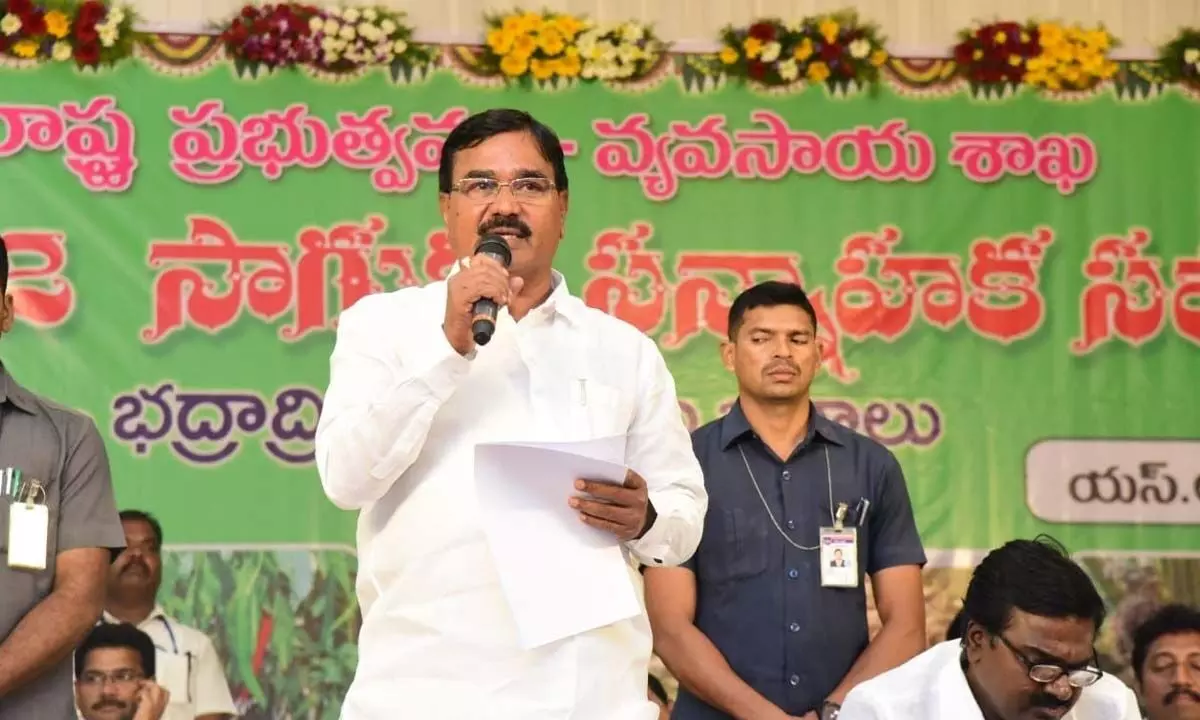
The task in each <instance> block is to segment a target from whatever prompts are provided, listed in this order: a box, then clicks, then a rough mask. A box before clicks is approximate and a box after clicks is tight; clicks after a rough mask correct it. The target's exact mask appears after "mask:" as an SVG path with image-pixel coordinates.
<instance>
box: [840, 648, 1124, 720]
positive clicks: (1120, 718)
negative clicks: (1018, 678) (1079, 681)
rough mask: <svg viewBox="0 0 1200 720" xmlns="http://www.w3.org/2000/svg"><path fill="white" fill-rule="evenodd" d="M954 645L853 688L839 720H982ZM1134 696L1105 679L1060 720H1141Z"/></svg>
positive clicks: (1087, 690) (929, 652) (1086, 691)
mask: <svg viewBox="0 0 1200 720" xmlns="http://www.w3.org/2000/svg"><path fill="white" fill-rule="evenodd" d="M961 653H962V649H961V647H960V645H959V641H958V640H950V641H947V642H943V643H939V644H937V645H934V646H933V647H931V648H930V649H928V650H926V651H925V652H923V653H921V654H920V655H918V656H916V657H915V658H913V659H912V660H909V661H908V662H906V663H905V664H903V665H901V666H900V667H898V668H895V669H893V670H890V671H888V672H886V673H884V674H882V675H879V676H877V677H875V678H872V679H870V680H868V681H866V682H864V683H862V684H861V685H859V686H857V687H855V688H854V689H853V690H851V691H850V693H849V694H848V695H847V696H846V702H845V703H844V704H843V705H842V711H841V714H840V715H838V720H983V713H982V712H980V710H979V704H978V703H977V702H976V701H975V696H974V695H973V694H972V693H971V687H970V686H969V685H967V676H966V675H965V674H963V671H962V667H961V665H960V664H959V657H960V656H961ZM1141 718H1142V715H1141V712H1140V711H1139V710H1138V704H1137V698H1136V697H1135V696H1134V694H1133V691H1132V690H1130V689H1129V688H1128V687H1126V686H1125V684H1124V683H1122V682H1121V681H1120V680H1118V679H1117V678H1116V677H1115V676H1113V675H1109V674H1107V673H1105V674H1104V676H1103V677H1101V678H1100V680H1099V681H1097V682H1096V684H1094V685H1092V686H1090V687H1086V688H1084V689H1083V692H1082V693H1080V696H1079V702H1077V703H1075V707H1073V708H1071V711H1070V712H1069V713H1067V714H1066V715H1064V716H1063V720H1141Z"/></svg>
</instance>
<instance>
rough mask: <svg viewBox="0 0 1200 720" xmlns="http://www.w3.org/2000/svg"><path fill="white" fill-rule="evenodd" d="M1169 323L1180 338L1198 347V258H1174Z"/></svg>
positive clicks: (1199, 266)
mask: <svg viewBox="0 0 1200 720" xmlns="http://www.w3.org/2000/svg"><path fill="white" fill-rule="evenodd" d="M1171 280H1172V282H1173V283H1174V285H1175V291H1174V293H1173V294H1174V301H1173V302H1172V304H1171V322H1172V323H1174V325H1175V330H1176V332H1178V333H1179V334H1180V335H1181V336H1182V337H1185V338H1187V339H1188V340H1191V341H1192V342H1194V343H1196V344H1197V345H1200V257H1184V258H1175V269H1174V272H1173V273H1172V277H1171Z"/></svg>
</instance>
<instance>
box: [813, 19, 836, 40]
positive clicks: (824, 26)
mask: <svg viewBox="0 0 1200 720" xmlns="http://www.w3.org/2000/svg"><path fill="white" fill-rule="evenodd" d="M839 30H841V28H840V27H839V26H838V24H837V20H834V19H833V18H825V19H824V20H822V21H821V24H820V25H817V31H818V32H820V33H821V37H823V38H825V42H827V43H835V42H837V37H838V31H839Z"/></svg>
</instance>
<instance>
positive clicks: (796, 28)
mask: <svg viewBox="0 0 1200 720" xmlns="http://www.w3.org/2000/svg"><path fill="white" fill-rule="evenodd" d="M784 29H785V30H787V31H788V32H790V33H798V32H800V31H801V30H803V29H804V21H803V20H793V21H791V22H790V23H788V24H787V25H785V26H784Z"/></svg>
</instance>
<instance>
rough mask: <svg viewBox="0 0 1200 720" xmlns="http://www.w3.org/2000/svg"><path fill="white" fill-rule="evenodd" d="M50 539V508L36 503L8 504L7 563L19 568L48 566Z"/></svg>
mask: <svg viewBox="0 0 1200 720" xmlns="http://www.w3.org/2000/svg"><path fill="white" fill-rule="evenodd" d="M49 542H50V508H48V507H46V506H45V505H44V504H38V503H34V502H15V503H13V504H12V505H9V506H8V566H9V567H10V568H16V569H18V570H35V571H39V572H40V571H42V570H45V569H46V551H47V549H48V547H49Z"/></svg>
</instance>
